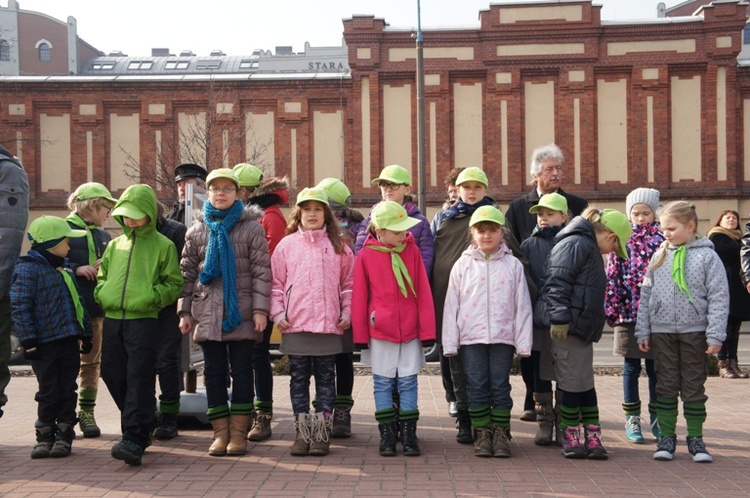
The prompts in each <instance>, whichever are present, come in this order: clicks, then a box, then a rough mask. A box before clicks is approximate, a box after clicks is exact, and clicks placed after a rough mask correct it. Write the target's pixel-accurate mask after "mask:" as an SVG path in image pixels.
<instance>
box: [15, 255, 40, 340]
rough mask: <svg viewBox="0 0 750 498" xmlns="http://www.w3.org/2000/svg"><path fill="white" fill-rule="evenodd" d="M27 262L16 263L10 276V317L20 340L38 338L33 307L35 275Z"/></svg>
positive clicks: (35, 286) (38, 333) (35, 285)
mask: <svg viewBox="0 0 750 498" xmlns="http://www.w3.org/2000/svg"><path fill="white" fill-rule="evenodd" d="M28 266H29V265H28V264H26V263H17V264H16V266H15V268H14V269H13V273H12V275H11V277H10V306H11V318H12V319H13V324H14V325H15V328H16V334H17V335H18V339H19V340H20V341H21V342H24V341H28V340H39V337H40V335H41V334H40V331H39V330H37V329H36V320H34V309H35V307H36V291H35V289H36V288H37V284H36V277H35V275H34V273H33V272H31V271H29V268H28Z"/></svg>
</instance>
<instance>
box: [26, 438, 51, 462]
mask: <svg viewBox="0 0 750 498" xmlns="http://www.w3.org/2000/svg"><path fill="white" fill-rule="evenodd" d="M53 444H54V443H52V441H40V442H38V443H36V444H35V445H34V448H33V449H32V450H31V458H33V459H34V460H36V459H37V458H49V454H50V451H52V445H53Z"/></svg>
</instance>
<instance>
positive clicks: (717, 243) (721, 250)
mask: <svg viewBox="0 0 750 498" xmlns="http://www.w3.org/2000/svg"><path fill="white" fill-rule="evenodd" d="M708 240H710V241H711V242H713V243H714V250H716V253H717V254H718V255H719V258H721V262H722V263H724V268H726V270H727V282H729V315H730V316H736V317H737V318H741V319H742V320H750V294H748V292H747V289H746V288H745V284H743V283H742V270H741V269H740V249H741V248H742V242H741V241H739V240H735V239H733V238H731V237H729V236H728V235H725V234H723V233H712V234H711V235H710V236H709V237H708Z"/></svg>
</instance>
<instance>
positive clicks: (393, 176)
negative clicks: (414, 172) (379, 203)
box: [372, 164, 411, 185]
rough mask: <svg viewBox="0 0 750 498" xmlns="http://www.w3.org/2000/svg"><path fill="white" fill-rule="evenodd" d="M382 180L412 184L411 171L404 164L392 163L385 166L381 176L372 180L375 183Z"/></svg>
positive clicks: (398, 183)
mask: <svg viewBox="0 0 750 498" xmlns="http://www.w3.org/2000/svg"><path fill="white" fill-rule="evenodd" d="M380 182H390V183H394V184H396V185H411V173H409V171H407V169H406V168H404V167H403V166H399V165H398V164H391V165H390V166H386V167H385V168H383V171H381V172H380V176H378V177H377V178H375V179H374V180H373V181H372V183H374V184H378V183H380Z"/></svg>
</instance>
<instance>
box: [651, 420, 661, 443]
mask: <svg viewBox="0 0 750 498" xmlns="http://www.w3.org/2000/svg"><path fill="white" fill-rule="evenodd" d="M651 434H653V435H654V437H655V438H656V442H657V443H658V442H659V441H661V427H659V417H657V415H656V414H655V413H652V414H651Z"/></svg>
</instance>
